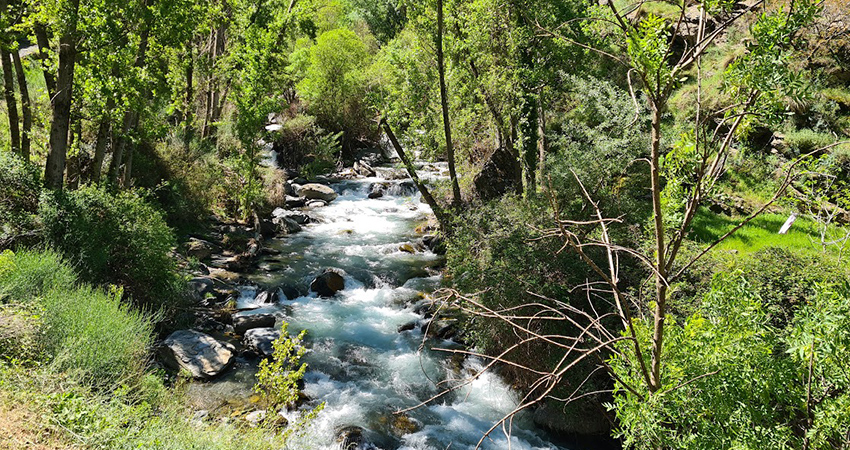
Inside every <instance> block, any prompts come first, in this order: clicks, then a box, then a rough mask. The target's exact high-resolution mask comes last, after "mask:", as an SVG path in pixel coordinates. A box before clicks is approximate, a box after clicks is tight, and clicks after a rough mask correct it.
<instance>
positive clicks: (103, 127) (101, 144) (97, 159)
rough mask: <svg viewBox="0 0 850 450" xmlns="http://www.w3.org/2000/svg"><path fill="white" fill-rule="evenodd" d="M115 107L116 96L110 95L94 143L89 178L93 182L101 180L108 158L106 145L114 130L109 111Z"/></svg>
mask: <svg viewBox="0 0 850 450" xmlns="http://www.w3.org/2000/svg"><path fill="white" fill-rule="evenodd" d="M114 108H115V98H114V97H112V96H109V98H108V99H107V100H106V111H105V113H104V114H103V117H101V118H100V125H98V127H97V138H96V141H95V144H94V160H93V161H92V166H91V173H90V175H89V180H91V181H92V182H93V183H99V182H100V175H101V172H102V171H103V160H104V159H105V158H106V146H107V144H108V143H109V140H110V139H109V137H110V135H111V133H110V131H111V130H112V121H111V120H110V117H109V112H110V111H112V110H113V109H114Z"/></svg>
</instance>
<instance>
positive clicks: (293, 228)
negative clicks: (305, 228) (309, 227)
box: [272, 216, 302, 234]
mask: <svg viewBox="0 0 850 450" xmlns="http://www.w3.org/2000/svg"><path fill="white" fill-rule="evenodd" d="M272 222H273V223H274V224H275V230H276V232H277V233H279V234H293V233H297V232H299V231H301V230H302V228H301V225H298V223H297V222H295V221H294V220H292V219H290V218H289V217H286V216H281V217H275V218H274V219H272Z"/></svg>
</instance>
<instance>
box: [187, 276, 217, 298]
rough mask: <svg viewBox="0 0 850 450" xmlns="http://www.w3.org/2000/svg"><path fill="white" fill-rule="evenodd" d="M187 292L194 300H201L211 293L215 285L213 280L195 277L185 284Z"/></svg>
mask: <svg viewBox="0 0 850 450" xmlns="http://www.w3.org/2000/svg"><path fill="white" fill-rule="evenodd" d="M187 284H188V287H189V292H190V293H191V294H192V297H194V298H195V299H196V300H202V299H203V298H204V297H206V296H207V294H211V293H213V290H214V289H215V283H214V282H213V280H211V279H209V278H206V277H196V278H192V279H191V280H189V282H188V283H187Z"/></svg>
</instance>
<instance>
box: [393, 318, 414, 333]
mask: <svg viewBox="0 0 850 450" xmlns="http://www.w3.org/2000/svg"><path fill="white" fill-rule="evenodd" d="M416 323H417V322H416V321H415V320H412V321H410V322H407V323H405V324H401V325H399V326H398V328H397V330H398V332H399V333H403V332H405V331H410V330H413V329H414V328H416Z"/></svg>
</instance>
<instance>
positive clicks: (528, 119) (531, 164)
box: [520, 91, 539, 195]
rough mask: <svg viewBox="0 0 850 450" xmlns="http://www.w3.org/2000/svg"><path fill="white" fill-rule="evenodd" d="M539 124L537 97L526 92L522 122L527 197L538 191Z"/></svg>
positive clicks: (523, 101)
mask: <svg viewBox="0 0 850 450" xmlns="http://www.w3.org/2000/svg"><path fill="white" fill-rule="evenodd" d="M537 122H538V118H537V97H536V96H535V95H534V94H533V93H532V92H529V91H526V92H525V93H524V94H523V100H522V120H521V121H520V127H521V128H522V155H523V167H524V169H525V170H524V172H525V193H526V195H530V194H533V193H534V192H536V191H537V158H538V153H539V149H538V148H537V143H538V141H539V138H538V136H537V132H538V129H539V125H538V123H537Z"/></svg>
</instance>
